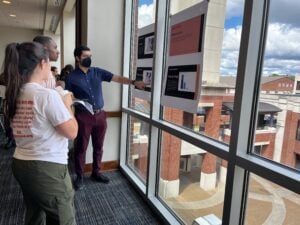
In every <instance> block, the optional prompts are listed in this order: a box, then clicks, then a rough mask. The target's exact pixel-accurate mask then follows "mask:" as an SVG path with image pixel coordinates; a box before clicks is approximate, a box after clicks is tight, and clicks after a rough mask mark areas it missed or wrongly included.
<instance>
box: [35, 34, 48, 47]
mask: <svg viewBox="0 0 300 225" xmlns="http://www.w3.org/2000/svg"><path fill="white" fill-rule="evenodd" d="M51 40H52V38H51V37H48V36H36V37H35V38H34V39H33V41H34V42H38V43H40V44H42V45H46V44H49V43H50V42H51Z"/></svg>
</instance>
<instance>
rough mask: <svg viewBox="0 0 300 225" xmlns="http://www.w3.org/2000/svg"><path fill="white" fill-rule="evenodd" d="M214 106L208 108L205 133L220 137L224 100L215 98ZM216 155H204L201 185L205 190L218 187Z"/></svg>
mask: <svg viewBox="0 0 300 225" xmlns="http://www.w3.org/2000/svg"><path fill="white" fill-rule="evenodd" d="M213 102H214V106H213V107H211V108H207V112H206V122H205V134H207V135H208V136H209V137H213V138H216V139H218V137H219V127H220V119H221V109H222V100H221V99H219V98H216V99H214V101H213ZM216 182H217V173H216V156H215V155H213V154H211V153H208V152H207V153H206V154H205V155H204V157H203V161H202V166H201V177H200V187H201V188H202V189H204V190H212V189H214V188H215V187H216Z"/></svg>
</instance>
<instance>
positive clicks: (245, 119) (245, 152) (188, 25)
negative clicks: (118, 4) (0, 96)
mask: <svg viewBox="0 0 300 225" xmlns="http://www.w3.org/2000/svg"><path fill="white" fill-rule="evenodd" d="M128 2H131V3H132V4H134V3H137V4H136V5H135V6H134V7H131V5H132V4H131V3H130V4H129V3H128ZM269 3H271V6H270V8H269ZM126 5H130V8H131V9H130V11H129V13H127V16H126V17H130V18H131V20H130V21H131V22H132V23H131V29H128V30H130V34H131V39H130V40H131V43H130V51H128V45H129V44H128V43H127V42H128V41H125V42H124V45H125V46H127V48H125V50H127V51H126V52H127V53H128V55H125V57H129V58H130V59H126V60H124V61H125V62H128V68H130V69H128V71H129V70H130V72H129V74H130V75H131V76H132V77H135V78H136V79H140V80H143V81H144V82H145V83H151V85H150V86H149V85H148V86H147V87H146V90H143V91H139V90H136V89H131V90H129V91H128V92H126V89H125V94H124V96H125V97H126V100H127V99H128V102H126V103H125V104H123V117H122V119H124V122H122V129H121V132H122V134H125V135H122V139H125V137H126V141H124V140H122V143H121V163H120V165H121V168H122V169H123V170H124V171H125V173H127V175H129V176H130V177H131V178H132V177H134V178H133V179H131V180H132V181H133V182H134V183H135V184H136V186H137V188H138V189H140V190H142V193H144V194H145V198H146V199H147V200H148V202H150V204H152V205H153V206H154V207H155V208H157V209H158V211H159V212H160V213H161V214H162V216H163V217H164V218H166V220H167V221H168V222H169V223H170V224H172V225H173V224H182V223H184V224H193V225H194V224H202V223H203V224H207V223H209V221H210V222H211V223H213V222H212V221H214V223H215V224H221V223H223V224H266V223H270V224H271V223H272V224H276V223H277V222H278V221H281V220H283V218H284V221H282V223H281V224H297V223H298V221H299V219H298V217H297V216H298V215H297V214H295V209H297V208H299V201H298V200H299V199H298V198H299V190H300V189H299V188H298V187H299V182H300V177H299V173H298V171H296V170H295V168H296V169H299V168H300V152H299V151H300V145H299V139H300V128H299V127H300V125H299V124H300V122H299V121H300V117H299V112H300V111H299V110H298V109H299V108H300V106H299V102H300V101H299V94H300V88H299V87H300V85H299V84H300V77H297V76H294V77H293V78H292V79H290V76H277V75H280V74H281V73H279V72H278V71H279V69H278V68H279V67H281V68H284V71H286V72H285V73H286V74H288V75H292V74H293V75H295V74H296V73H298V74H299V67H298V66H297V65H298V64H299V62H298V54H297V51H298V49H300V48H299V47H300V46H298V44H299V41H298V38H296V37H298V35H297V34H298V33H297V32H298V30H299V29H298V22H297V21H300V20H295V18H299V16H298V13H295V12H296V11H297V10H298V9H300V2H299V3H298V1H290V2H289V4H287V3H286V2H285V1H283V0H278V1H275V0H270V1H267V0H266V1H261V0H253V1H244V0H227V1H219V0H210V1H207V0H202V1H201V0H187V1H181V0H170V1H155V0H154V1H151V0H150V1H148V0H139V1H126ZM150 5H151V7H152V5H153V6H155V7H153V8H151V10H149V7H146V6H150ZM142 6H143V7H142ZM291 8H293V9H292V10H289V9H291ZM146 9H148V10H146ZM269 9H270V10H269ZM279 9H280V10H279ZM132 10H133V11H132ZM155 10H156V11H155ZM244 10H245V13H244ZM294 10H295V11H294ZM284 11H286V12H287V13H286V14H284V13H283V12H284ZM132 12H134V13H136V12H138V13H139V12H145V13H146V12H147V13H148V14H147V13H146V14H143V18H142V19H141V18H139V17H138V15H139V14H135V15H134V13H132ZM281 12H282V13H281ZM297 12H298V11H297ZM268 13H269V15H268ZM147 15H148V16H147ZM149 15H151V16H149ZM274 15H280V16H279V17H280V18H278V19H276V18H275V19H274ZM268 16H269V17H268ZM149 18H150V19H149ZM151 18H152V19H151ZM154 18H155V19H154ZM268 18H269V21H268V26H264V25H265V21H267V19H268ZM143 19H147V20H148V19H149V20H148V21H149V22H148V23H143V25H141V24H140V21H141V20H143ZM287 21H290V23H288V22H287ZM291 21H293V22H291ZM273 24H275V25H276V26H273ZM284 24H286V25H284ZM152 25H153V26H152ZM267 28H268V36H267V40H266V42H265V38H264V37H265V34H266V33H265V31H266V29H267ZM273 28H274V31H276V32H275V33H274V32H273V31H272V29H273ZM275 28H276V29H275ZM128 30H125V34H127V32H129V31H128ZM154 31H155V32H156V33H155V34H154V33H153V32H154ZM272 32H273V33H272ZM125 37H126V40H129V39H128V35H127V36H125ZM287 42H289V43H287ZM289 44H291V45H293V46H294V47H293V48H292V47H289V46H290V45H289ZM283 46H287V47H288V48H285V49H284V47H283ZM264 47H266V48H264ZM280 47H281V48H280ZM278 49H281V51H277V50H278ZM152 50H153V51H152ZM264 50H265V51H264ZM129 52H130V53H129ZM281 55H282V56H285V57H286V58H284V60H281V61H276V60H279V56H281ZM272 62H276V65H275V64H272ZM293 63H294V64H293ZM126 65H127V64H126ZM153 65H154V66H153ZM279 65H281V66H279ZM125 68H127V67H125ZM272 68H273V70H272ZM151 70H152V71H151ZM261 70H262V71H263V72H262V75H261V82H260V87H259V85H258V84H259V78H260V74H259V73H260V71H261ZM276 71H277V72H276ZM275 73H276V74H275ZM277 73H278V74H277ZM154 74H155V76H154ZM266 74H269V75H272V76H265V75H266ZM286 74H285V75H286ZM152 75H153V76H152ZM265 77H267V79H265ZM278 77H280V79H278ZM153 78H154V79H153ZM264 79H265V80H267V82H264V81H263V80H264ZM150 80H151V82H150ZM291 80H294V83H293V82H291ZM237 81H238V82H237ZM274 81H275V83H274ZM154 84H155V85H154ZM298 86H299V87H298ZM259 89H260V90H259ZM287 90H293V92H292V93H288V92H286V91H287ZM258 93H260V94H259V95H258ZM127 94H128V96H129V98H127ZM127 103H128V104H127ZM145 114H146V115H145ZM125 121H126V122H125ZM124 130H126V132H124ZM252 140H253V141H252ZM125 146H126V147H125ZM249 151H250V154H249ZM125 152H126V157H125V156H124V155H125ZM122 154H123V155H122ZM122 157H123V158H122ZM265 158H267V159H268V160H265ZM274 161H275V162H274ZM124 162H125V163H124ZM276 162H279V163H281V164H285V165H289V166H290V167H292V168H293V169H291V168H288V167H286V166H282V165H278V163H276ZM132 171H133V173H132ZM249 174H250V176H249ZM249 177H250V178H249ZM140 181H142V184H141V182H140ZM225 190H226V191H225ZM276 212H277V213H278V215H280V216H283V214H284V216H283V217H282V218H280V219H281V220H278V221H277V220H276V218H277V216H276V215H275V214H276ZM270 221H271V222H270ZM205 222H206V223H205Z"/></svg>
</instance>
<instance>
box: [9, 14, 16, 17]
mask: <svg viewBox="0 0 300 225" xmlns="http://www.w3.org/2000/svg"><path fill="white" fill-rule="evenodd" d="M9 16H10V17H17V16H16V15H15V14H9Z"/></svg>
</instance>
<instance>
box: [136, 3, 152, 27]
mask: <svg viewBox="0 0 300 225" xmlns="http://www.w3.org/2000/svg"><path fill="white" fill-rule="evenodd" d="M153 6H154V4H153V3H152V4H150V5H146V4H143V5H141V6H139V9H138V12H139V17H138V27H139V28H141V27H145V26H147V25H150V24H152V23H154V20H155V15H154V10H153Z"/></svg>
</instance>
